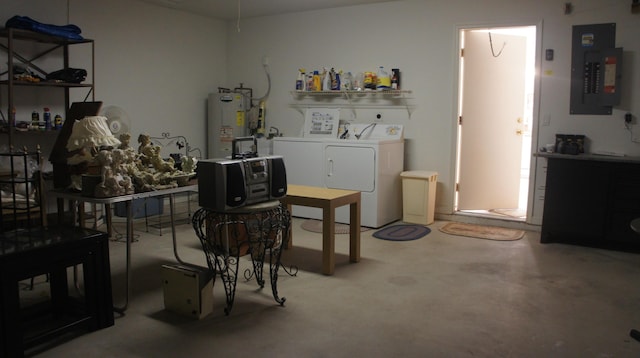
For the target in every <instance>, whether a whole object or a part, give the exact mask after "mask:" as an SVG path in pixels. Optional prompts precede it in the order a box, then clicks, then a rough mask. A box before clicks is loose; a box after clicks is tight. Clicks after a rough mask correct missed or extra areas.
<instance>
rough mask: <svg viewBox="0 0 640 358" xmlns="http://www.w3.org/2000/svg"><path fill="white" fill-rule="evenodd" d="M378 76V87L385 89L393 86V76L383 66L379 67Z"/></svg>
mask: <svg viewBox="0 0 640 358" xmlns="http://www.w3.org/2000/svg"><path fill="white" fill-rule="evenodd" d="M376 77H377V80H376V81H377V82H376V89H378V90H385V89H389V88H391V77H389V74H388V73H387V71H385V70H384V68H383V67H382V66H380V68H379V69H378V75H377V76H376Z"/></svg>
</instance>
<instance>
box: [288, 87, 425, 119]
mask: <svg viewBox="0 0 640 358" xmlns="http://www.w3.org/2000/svg"><path fill="white" fill-rule="evenodd" d="M411 93H412V91H410V90H382V91H353V90H349V91H342V90H341V91H291V95H292V96H293V98H294V99H295V100H296V101H298V102H299V103H296V104H293V105H292V107H294V108H297V109H298V110H299V111H300V112H302V109H303V108H309V107H318V106H319V104H321V103H328V104H330V105H332V106H336V104H335V103H330V102H333V100H334V99H343V100H345V101H347V104H348V106H349V107H350V108H351V110H352V111H353V115H354V116H356V117H357V114H356V108H389V107H390V106H399V105H401V106H403V107H405V108H406V110H407V114H408V115H409V118H411V112H412V110H413V106H412V105H411V104H409V101H408V99H410V96H409V95H410V94H411ZM305 100H306V101H305ZM381 101H384V103H382V102H381ZM339 107H342V106H339ZM303 114H304V113H303Z"/></svg>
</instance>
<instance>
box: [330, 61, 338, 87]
mask: <svg viewBox="0 0 640 358" xmlns="http://www.w3.org/2000/svg"><path fill="white" fill-rule="evenodd" d="M329 83H330V85H329V86H330V88H329V89H330V90H332V91H337V90H339V89H340V75H339V74H338V73H337V72H336V70H335V69H334V68H333V67H331V71H329Z"/></svg>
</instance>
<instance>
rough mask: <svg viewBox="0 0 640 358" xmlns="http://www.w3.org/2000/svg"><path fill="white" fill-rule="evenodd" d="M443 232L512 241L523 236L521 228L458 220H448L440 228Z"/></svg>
mask: <svg viewBox="0 0 640 358" xmlns="http://www.w3.org/2000/svg"><path fill="white" fill-rule="evenodd" d="M440 231H442V232H444V233H445V234H450V235H458V236H468V237H474V238H478V239H486V240H498V241H513V240H520V239H522V237H524V231H523V230H516V229H506V228H502V227H495V226H484V225H476V224H465V223H458V222H450V223H447V224H445V225H444V226H442V227H441V228H440Z"/></svg>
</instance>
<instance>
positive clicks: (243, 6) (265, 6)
mask: <svg viewBox="0 0 640 358" xmlns="http://www.w3.org/2000/svg"><path fill="white" fill-rule="evenodd" d="M140 1H144V2H148V3H152V4H156V5H159V6H163V7H168V8H171V9H176V10H181V11H186V12H190V13H194V14H200V15H204V16H207V17H211V18H215V19H221V20H237V19H238V17H240V18H250V17H258V16H270V15H278V14H283V13H292V12H301V11H310V10H321V9H330V8H336V7H343V6H354V5H363V4H373V3H380V2H390V1H398V0H140ZM238 10H240V11H239V12H238ZM238 15H240V16H238Z"/></svg>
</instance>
